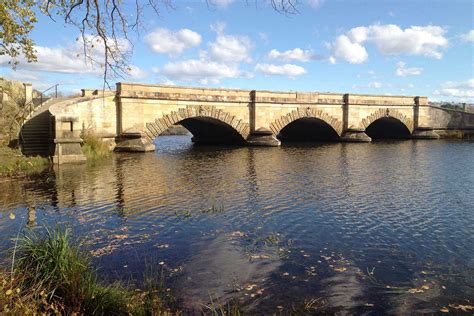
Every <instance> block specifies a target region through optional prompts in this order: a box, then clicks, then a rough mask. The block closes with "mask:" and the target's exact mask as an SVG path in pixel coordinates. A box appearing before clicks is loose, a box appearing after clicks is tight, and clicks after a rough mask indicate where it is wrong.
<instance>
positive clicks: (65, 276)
mask: <svg viewBox="0 0 474 316" xmlns="http://www.w3.org/2000/svg"><path fill="white" fill-rule="evenodd" d="M13 259H14V261H13V264H12V271H11V272H10V273H9V274H10V275H8V274H7V273H3V274H1V275H3V277H2V279H3V281H2V287H3V288H2V289H1V290H2V291H1V293H0V303H1V304H2V305H0V314H1V313H2V308H3V312H11V313H12V314H23V313H61V314H85V315H122V314H127V313H128V310H129V306H130V301H131V294H129V292H128V291H127V290H126V289H125V288H124V287H123V286H122V285H120V284H118V283H115V284H111V285H104V284H102V283H101V282H99V280H98V277H97V275H96V272H95V270H94V269H93V268H92V266H91V263H90V259H89V257H88V256H87V255H86V254H85V253H83V252H82V251H81V250H80V249H79V248H78V247H76V246H73V245H72V243H71V241H70V233H69V230H60V229H55V230H47V231H46V233H45V235H44V236H39V235H36V234H34V233H30V234H28V235H25V236H23V237H21V238H20V239H19V240H18V244H17V247H16V249H15V254H14V257H13ZM5 276H7V277H5ZM8 276H9V277H10V282H8Z"/></svg>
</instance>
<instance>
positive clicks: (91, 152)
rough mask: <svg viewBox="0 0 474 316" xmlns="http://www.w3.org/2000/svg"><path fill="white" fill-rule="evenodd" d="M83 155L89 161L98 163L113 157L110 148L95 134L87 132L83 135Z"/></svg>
mask: <svg viewBox="0 0 474 316" xmlns="http://www.w3.org/2000/svg"><path fill="white" fill-rule="evenodd" d="M82 140H83V145H82V153H83V154H84V155H85V156H86V157H87V159H88V160H91V161H97V160H100V159H104V158H108V157H110V156H111V151H110V149H109V146H108V145H107V144H106V143H104V142H103V141H102V140H101V139H100V138H99V137H97V136H96V135H95V134H94V133H92V132H89V131H86V132H84V133H83V134H82Z"/></svg>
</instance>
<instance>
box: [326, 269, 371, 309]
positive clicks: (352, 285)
mask: <svg viewBox="0 0 474 316" xmlns="http://www.w3.org/2000/svg"><path fill="white" fill-rule="evenodd" d="M361 273H362V272H361V270H360V269H359V268H357V267H352V266H349V267H347V269H346V270H345V271H344V272H339V273H336V274H335V275H333V276H331V277H329V278H326V279H324V280H322V281H321V284H322V285H323V286H324V287H325V290H324V292H325V293H326V295H325V299H326V300H327V302H328V305H329V307H330V308H334V309H336V310H340V311H341V312H342V313H343V314H345V313H346V312H347V313H350V310H351V309H353V308H355V307H358V306H361V305H364V304H365V303H367V302H365V301H363V296H364V285H363V284H362V280H361V278H360V275H361Z"/></svg>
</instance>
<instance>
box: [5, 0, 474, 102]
mask: <svg viewBox="0 0 474 316" xmlns="http://www.w3.org/2000/svg"><path fill="white" fill-rule="evenodd" d="M209 1H210V2H211V5H209V6H207V5H206V4H205V1H201V0H196V1H178V0H174V1H173V6H174V8H173V9H166V8H162V10H161V13H160V15H159V16H157V15H155V13H153V12H150V11H151V10H148V12H145V14H144V17H143V19H142V21H143V29H142V30H141V31H140V35H139V36H137V35H136V34H132V36H131V40H132V42H133V45H134V47H133V52H132V51H131V50H130V54H132V53H133V55H132V57H131V58H130V60H129V61H130V64H131V65H132V69H133V70H132V71H131V74H130V75H129V76H127V77H126V78H118V79H115V81H127V82H132V81H133V82H134V81H136V82H144V83H159V84H175V85H185V86H203V87H228V88H242V89H257V90H258V89H267V90H293V91H295V90H298V91H321V92H323V91H330V92H344V93H347V92H349V93H371V94H402V95H426V96H428V97H430V99H432V100H452V101H461V102H470V103H473V102H474V74H473V67H474V46H473V45H474V25H473V24H474V22H473V19H474V17H473V14H474V13H473V12H474V4H473V2H472V1H468V0H466V1H464V0H450V1H448V0H446V1H428V0H418V1H406V0H405V1H382V0H372V1H334V0H300V1H299V2H300V4H299V5H298V7H297V8H298V10H299V13H298V14H294V15H289V16H286V15H283V14H279V13H277V12H275V11H274V10H273V9H272V8H271V6H270V5H269V4H268V2H269V1H267V0H257V1H256V5H255V3H254V2H253V1H248V2H249V3H250V4H247V2H246V1H242V0H209ZM77 37H78V31H77V30H76V29H75V28H73V27H67V26H64V25H63V24H61V23H60V22H58V23H55V22H53V21H51V20H50V19H48V18H45V17H41V16H40V21H39V23H38V24H37V27H36V29H35V31H34V33H33V38H34V40H35V42H36V45H37V51H38V57H39V61H38V63H36V64H28V63H26V62H24V61H22V60H21V59H20V60H19V61H20V65H19V66H18V67H17V69H16V70H12V69H10V67H9V65H8V64H7V61H8V60H7V59H6V57H0V66H1V75H2V76H4V77H6V78H12V79H17V80H23V81H29V82H32V83H33V85H34V86H35V87H37V88H38V89H44V88H46V87H48V86H49V85H52V84H55V83H59V84H60V90H62V91H65V92H71V91H78V90H79V89H81V88H100V87H102V77H101V69H100V67H98V66H90V65H87V66H84V60H83V58H78V57H77V55H76V53H75V51H77V50H78V47H79V46H80V43H78V42H77V41H76V38H77ZM124 45H125V44H124Z"/></svg>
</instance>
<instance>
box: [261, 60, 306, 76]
mask: <svg viewBox="0 0 474 316" xmlns="http://www.w3.org/2000/svg"><path fill="white" fill-rule="evenodd" d="M255 70H256V71H260V72H262V73H264V74H266V75H279V76H287V77H288V78H290V79H295V78H296V77H297V76H301V75H304V74H305V73H306V70H305V69H304V68H303V67H301V66H297V65H292V64H285V65H282V66H277V65H273V64H257V65H255Z"/></svg>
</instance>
